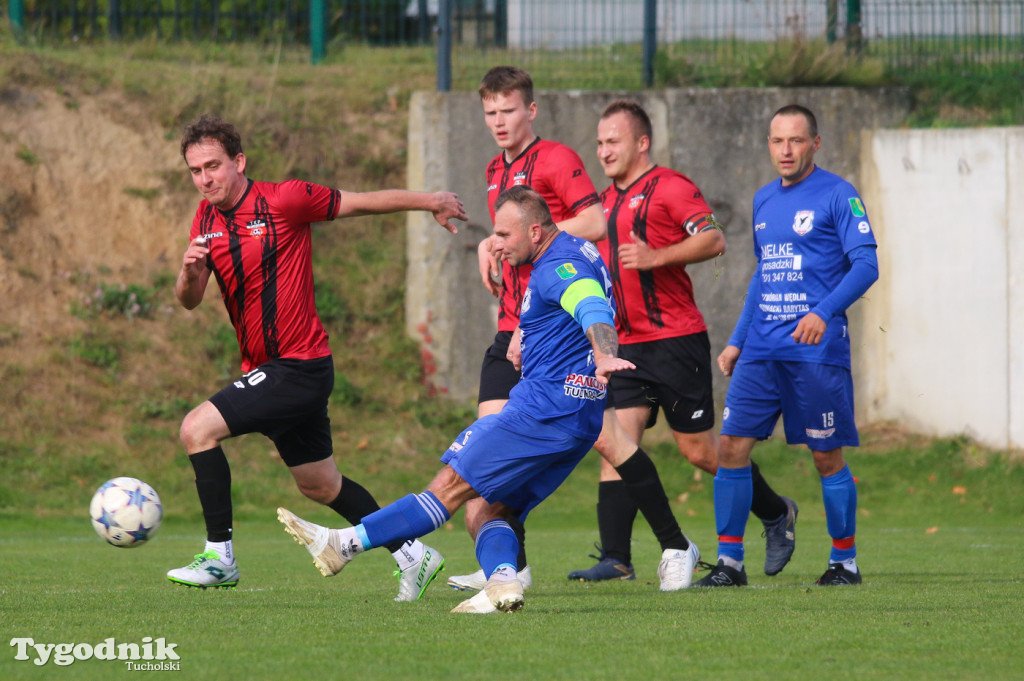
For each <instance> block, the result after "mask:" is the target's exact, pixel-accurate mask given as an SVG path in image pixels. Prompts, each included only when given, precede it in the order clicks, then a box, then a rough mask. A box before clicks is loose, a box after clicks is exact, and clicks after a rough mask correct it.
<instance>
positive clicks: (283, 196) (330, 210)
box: [276, 180, 341, 222]
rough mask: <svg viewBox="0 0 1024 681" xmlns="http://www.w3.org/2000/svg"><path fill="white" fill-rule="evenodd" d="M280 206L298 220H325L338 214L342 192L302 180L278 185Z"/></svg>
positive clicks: (331, 218) (287, 181)
mask: <svg viewBox="0 0 1024 681" xmlns="http://www.w3.org/2000/svg"><path fill="white" fill-rule="evenodd" d="M276 187H277V200H278V206H279V207H280V208H281V210H282V212H284V213H285V214H286V215H289V216H291V218H292V219H293V220H295V221H296V222H325V221H327V220H333V219H334V218H335V217H336V216H337V215H338V207H339V206H340V205H341V192H340V191H339V190H337V189H331V188H330V187H325V186H323V185H320V184H314V183H312V182H304V181H302V180H286V181H284V182H281V183H280V184H278V185H276Z"/></svg>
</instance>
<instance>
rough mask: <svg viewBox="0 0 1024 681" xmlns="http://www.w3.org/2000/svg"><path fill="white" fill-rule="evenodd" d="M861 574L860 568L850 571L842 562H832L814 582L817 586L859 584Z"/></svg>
mask: <svg viewBox="0 0 1024 681" xmlns="http://www.w3.org/2000/svg"><path fill="white" fill-rule="evenodd" d="M860 583H861V576H860V570H858V571H857V572H850V571H849V570H847V569H846V568H845V567H843V564H842V563H832V564H831V565H829V566H828V570H826V571H825V574H823V575H822V576H821V577H819V578H818V581H817V582H815V584H817V585H818V586H851V585H853V584H860Z"/></svg>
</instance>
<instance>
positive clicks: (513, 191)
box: [494, 184, 556, 230]
mask: <svg viewBox="0 0 1024 681" xmlns="http://www.w3.org/2000/svg"><path fill="white" fill-rule="evenodd" d="M506 203H512V204H515V205H516V206H517V207H518V208H519V215H520V217H521V218H522V221H523V222H524V223H526V224H534V223H536V224H538V225H540V226H541V227H543V228H544V229H545V230H549V229H556V227H555V221H554V219H553V218H552V217H551V209H550V208H548V202H547V201H545V200H544V197H543V196H541V195H540V194H538V193H537V192H536V191H535V190H533V189H531V188H530V187H527V186H526V185H524V184H519V185H515V186H512V187H509V188H508V189H505V190H503V191H502V192H501V193H500V194H498V198H497V199H496V200H495V201H494V212H495V214H497V212H498V211H499V210H501V207H502V206H504V205H505V204H506Z"/></svg>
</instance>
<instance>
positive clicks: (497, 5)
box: [494, 0, 508, 47]
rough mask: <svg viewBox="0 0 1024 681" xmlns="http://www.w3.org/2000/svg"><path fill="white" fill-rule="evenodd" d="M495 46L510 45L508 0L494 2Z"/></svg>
mask: <svg viewBox="0 0 1024 681" xmlns="http://www.w3.org/2000/svg"><path fill="white" fill-rule="evenodd" d="M494 46H495V47H508V0H495V2H494Z"/></svg>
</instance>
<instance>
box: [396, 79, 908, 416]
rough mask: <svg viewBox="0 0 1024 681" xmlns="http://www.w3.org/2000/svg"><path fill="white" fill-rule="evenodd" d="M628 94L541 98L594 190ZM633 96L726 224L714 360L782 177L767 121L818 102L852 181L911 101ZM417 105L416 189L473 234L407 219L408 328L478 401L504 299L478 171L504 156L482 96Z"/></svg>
mask: <svg viewBox="0 0 1024 681" xmlns="http://www.w3.org/2000/svg"><path fill="white" fill-rule="evenodd" d="M623 94H626V93H613V92H585V93H584V92H568V93H539V94H538V96H537V101H538V108H539V114H538V116H537V121H536V123H535V130H536V131H537V133H538V134H539V135H540V136H541V137H544V138H550V139H556V140H558V141H560V142H563V143H565V144H568V145H569V146H571V147H572V148H574V149H575V150H576V151H577V152H578V153H579V154H580V156H581V157H582V158H583V160H584V162H585V164H586V166H587V172H588V173H589V174H590V177H591V179H593V181H594V184H595V186H596V187H597V188H598V189H599V190H600V189H602V188H604V187H605V186H607V184H608V181H607V179H606V178H605V177H604V174H603V172H602V171H601V168H600V165H599V164H598V162H597V157H596V155H595V145H594V138H595V135H596V127H597V121H598V117H599V116H600V113H601V111H602V109H603V108H604V106H605V105H606V104H607V103H608V102H609V101H611V100H612V99H614V98H615V97H617V96H621V95H623ZM632 95H633V96H635V97H636V98H637V99H639V100H640V101H641V102H642V103H643V104H644V106H645V107H646V108H647V110H648V111H649V112H650V113H651V115H652V119H653V123H654V129H655V140H654V159H655V161H656V162H658V163H660V164H663V165H668V166H670V167H672V168H675V169H676V170H679V171H681V172H683V173H686V174H687V175H689V176H690V178H691V179H693V180H694V181H695V182H696V183H697V184H698V186H700V187H701V189H702V190H703V192H704V194H705V196H706V197H707V199H708V201H709V203H710V204H711V206H712V207H713V209H714V210H715V213H716V216H717V217H718V219H719V221H720V222H722V224H723V225H724V231H725V235H726V240H727V244H728V253H727V254H726V255H725V256H723V257H721V258H719V259H717V260H716V261H712V262H707V263H702V264H700V265H697V266H694V267H692V268H690V276H691V277H692V278H693V280H694V288H695V291H696V297H697V303H698V305H699V306H700V308H701V310H702V311H703V312H704V316H705V318H706V320H707V323H708V326H709V333H710V336H711V344H712V352H713V353H714V354H715V355H717V353H718V352H719V351H720V349H721V348H722V347H724V345H725V342H726V341H727V340H728V337H729V334H730V333H731V332H732V328H733V324H734V323H735V321H736V317H737V316H738V314H739V311H740V308H741V307H742V301H743V295H744V293H745V292H746V286H747V282H749V280H750V275H751V273H752V272H753V267H754V256H753V251H752V236H751V231H750V229H751V226H750V215H751V211H752V201H753V196H754V192H755V191H756V190H757V189H758V188H759V187H760V186H762V185H763V184H765V183H767V182H769V181H771V180H773V179H774V178H775V177H776V175H775V172H774V170H773V169H772V166H771V164H770V162H769V160H768V152H767V144H766V142H765V136H766V135H767V123H768V119H769V117H770V116H771V114H772V112H773V111H775V110H776V109H777V108H779V107H780V106H783V105H785V104H788V103H791V102H801V103H803V104H806V105H808V106H810V107H811V108H812V109H813V110H814V111H815V113H816V114H817V115H818V118H819V127H820V131H821V135H822V150H821V151H820V152H819V154H818V156H817V160H818V161H819V162H820V164H821V165H822V166H823V167H825V168H828V169H829V170H832V171H833V172H836V173H838V174H840V175H842V176H844V177H846V178H847V179H849V180H850V181H852V182H854V183H857V182H858V179H859V178H858V171H859V169H860V166H861V153H862V145H861V136H860V131H861V129H863V128H881V127H886V126H892V125H895V124H896V123H897V122H898V121H900V120H902V119H903V118H904V117H905V114H906V111H907V107H908V98H907V95H906V93H905V92H903V91H899V90H871V91H864V90H854V89H825V88H807V89H776V88H763V89H720V90H713V89H712V90H709V89H675V90H659V91H648V92H643V93H632ZM411 109H412V110H411V112H410V124H409V186H410V188H412V189H420V190H430V191H435V190H439V189H450V190H453V191H456V192H458V194H459V195H460V196H461V197H462V199H463V200H464V201H465V204H466V209H467V212H468V213H469V215H470V219H471V225H469V226H466V227H463V228H462V230H461V231H460V234H459V235H457V236H455V237H452V236H451V235H449V234H447V233H446V232H445V231H444V230H442V229H441V228H440V227H439V226H438V225H437V224H436V223H434V222H433V221H432V220H431V219H430V218H429V216H424V215H422V214H418V215H417V214H413V215H410V218H409V223H408V256H409V269H408V277H407V284H408V285H407V295H406V320H407V322H406V323H407V330H408V332H409V334H410V335H411V336H413V337H414V338H416V339H418V340H419V341H420V343H421V347H422V353H423V359H424V368H425V372H426V375H427V376H426V377H427V380H428V381H430V383H431V385H433V386H434V387H436V388H437V390H438V392H440V393H444V394H448V395H450V396H452V397H454V398H456V399H469V398H475V396H476V390H477V382H478V380H479V369H480V361H481V359H482V357H483V352H484V350H485V349H486V348H487V346H488V345H490V343H491V341H492V339H493V337H494V333H495V328H496V326H495V324H496V316H497V312H496V307H495V300H494V298H492V297H491V296H490V295H489V294H488V293H487V292H486V291H485V290H484V288H483V286H482V285H481V284H480V282H479V275H478V274H477V265H476V245H477V243H478V242H479V241H480V239H481V238H483V237H484V236H486V235H487V234H489V233H490V229H491V225H490V222H489V216H488V211H487V203H486V187H485V184H484V179H483V171H484V167H485V165H486V164H487V162H488V161H489V160H490V159H491V158H493V157H494V156H495V155H496V154H497V152H498V148H497V147H496V146H495V145H494V143H493V141H492V140H491V138H490V135H489V133H488V132H487V129H486V127H485V126H484V122H483V113H482V110H481V106H480V100H479V97H478V96H477V95H476V94H475V93H416V94H415V95H414V96H413V98H412V103H411ZM868 206H869V209H870V202H868ZM855 333H856V331H855ZM725 387H726V382H725V381H724V380H719V381H716V384H715V393H716V400H717V402H718V405H719V408H720V407H721V403H722V400H723V398H724V394H725Z"/></svg>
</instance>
